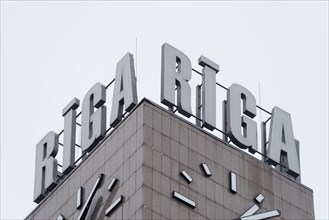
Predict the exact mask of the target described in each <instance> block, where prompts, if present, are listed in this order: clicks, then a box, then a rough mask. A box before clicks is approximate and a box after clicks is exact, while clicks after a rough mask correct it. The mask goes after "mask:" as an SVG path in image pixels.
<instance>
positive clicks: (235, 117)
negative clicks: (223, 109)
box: [227, 84, 257, 153]
mask: <svg viewBox="0 0 329 220" xmlns="http://www.w3.org/2000/svg"><path fill="white" fill-rule="evenodd" d="M241 99H242V104H243V106H242V107H243V109H242V110H243V112H242V113H243V114H245V115H247V116H249V117H251V118H254V117H255V116H256V99H255V97H254V96H253V94H252V93H251V92H250V91H249V90H247V89H246V88H244V87H243V86H240V85H238V84H233V85H232V86H231V87H230V88H229V89H228V91H227V114H228V115H227V131H228V135H229V137H230V139H231V140H232V142H233V143H234V144H236V145H237V146H238V147H240V148H242V149H247V148H248V149H249V152H250V153H255V152H256V150H257V123H256V122H255V121H253V120H251V119H250V118H248V117H246V116H245V115H243V116H242V117H241V114H242V113H241ZM241 127H243V135H242V133H241Z"/></svg>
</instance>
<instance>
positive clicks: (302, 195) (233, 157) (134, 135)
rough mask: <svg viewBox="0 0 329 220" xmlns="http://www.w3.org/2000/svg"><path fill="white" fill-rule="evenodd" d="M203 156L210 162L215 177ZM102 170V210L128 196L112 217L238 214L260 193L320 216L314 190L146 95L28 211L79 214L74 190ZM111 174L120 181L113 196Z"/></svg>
mask: <svg viewBox="0 0 329 220" xmlns="http://www.w3.org/2000/svg"><path fill="white" fill-rule="evenodd" d="M201 163H206V164H207V165H208V166H209V168H210V171H211V172H212V176H211V177H206V176H205V175H204V173H203V171H202V170H201V168H200V164H201ZM183 169H184V170H185V171H186V172H188V173H189V174H190V175H191V177H192V178H193V181H192V182H191V183H190V184H188V183H187V181H185V180H184V179H183V178H182V176H181V175H180V174H179V173H180V171H182V170H183ZM230 171H233V172H234V173H236V174H237V177H238V178H237V193H236V194H233V193H231V192H230V190H229V189H230V184H229V172H230ZM100 173H103V174H105V181H104V183H103V187H102V189H100V190H99V192H98V194H97V195H96V196H95V198H96V197H98V196H100V195H103V196H104V198H105V199H107V200H108V201H107V204H105V201H103V202H102V205H101V208H100V211H99V212H98V213H100V214H101V212H102V211H103V209H104V208H106V207H107V206H109V204H110V203H111V202H112V201H114V200H115V199H116V198H117V197H118V196H119V195H123V196H124V197H125V200H124V203H123V204H122V205H121V206H120V207H119V208H118V209H117V210H116V211H115V212H114V213H113V214H112V215H111V216H110V217H109V219H237V218H239V217H240V216H241V214H243V213H244V212H245V211H246V210H247V209H249V208H250V207H251V206H252V205H254V204H255V202H254V198H255V196H257V195H258V194H259V193H261V194H262V195H264V196H265V199H264V201H263V202H262V203H261V204H260V205H259V206H260V210H259V211H258V212H265V211H270V210H273V209H278V210H280V211H281V216H280V217H277V218H276V219H314V205H313V192H312V190H310V189H309V188H307V187H305V186H303V185H302V184H298V183H296V182H294V181H292V180H289V179H287V178H286V177H284V176H283V175H281V174H279V173H278V172H277V171H275V170H274V169H272V168H270V167H269V166H268V165H266V164H264V163H263V162H261V161H259V160H258V159H256V158H254V157H252V156H250V155H248V154H246V153H245V152H243V151H241V150H239V149H237V148H235V147H233V146H230V145H228V144H226V143H224V142H223V141H221V140H220V139H219V138H217V137H214V136H211V135H208V134H207V133H206V132H205V131H203V130H202V129H198V128H197V127H195V126H194V125H192V124H191V123H189V122H187V121H185V120H182V119H179V118H178V117H177V116H175V115H173V114H171V113H169V112H168V111H166V110H164V109H162V108H159V107H158V106H157V105H154V104H152V103H150V102H149V101H147V100H144V101H143V102H142V103H140V104H139V106H138V107H137V108H136V109H135V110H134V112H132V113H131V114H130V115H129V116H128V117H127V118H126V120H124V121H123V122H122V123H121V124H120V125H119V126H118V127H117V128H116V130H114V131H113V133H112V134H110V135H109V136H108V137H107V138H106V139H105V140H104V142H103V143H102V144H101V145H100V146H99V147H97V149H95V150H94V152H93V153H91V154H90V155H89V157H88V158H87V159H86V160H85V161H84V162H83V163H82V164H80V165H79V166H78V167H77V168H76V169H75V170H74V171H73V172H72V173H71V174H70V176H69V177H67V179H66V180H65V181H64V182H63V183H62V184H60V185H59V186H58V187H57V188H56V189H55V190H54V192H53V193H52V194H51V195H50V196H49V197H47V198H46V199H44V201H43V202H42V203H41V204H40V205H39V206H38V207H37V208H36V209H35V210H34V211H33V212H32V213H31V214H30V215H29V216H28V217H27V218H29V219H49V218H51V219H56V218H57V217H58V215H59V214H62V215H63V216H64V217H65V218H66V219H77V217H78V215H79V214H80V210H78V209H76V208H75V204H76V191H77V190H78V188H79V187H80V186H83V187H84V188H85V196H84V200H86V197H87V196H88V193H89V192H90V191H91V189H92V187H93V185H94V183H95V181H96V179H97V177H98V175H99V174H100ZM113 177H116V178H118V179H119V184H118V185H119V187H118V188H117V191H116V192H115V195H112V197H109V196H108V194H106V193H108V192H106V188H107V186H108V184H109V182H110V181H111V179H112V178H113ZM173 191H177V192H179V193H181V194H182V195H185V196H186V197H188V198H190V199H192V200H193V201H195V202H196V208H195V209H193V208H190V207H188V206H186V205H185V204H183V203H181V202H179V201H177V200H176V199H173V197H172V192H173ZM105 194H106V195H105ZM93 208H94V207H92V209H93ZM105 219H107V217H105Z"/></svg>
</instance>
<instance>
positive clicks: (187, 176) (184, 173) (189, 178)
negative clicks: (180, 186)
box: [180, 170, 193, 184]
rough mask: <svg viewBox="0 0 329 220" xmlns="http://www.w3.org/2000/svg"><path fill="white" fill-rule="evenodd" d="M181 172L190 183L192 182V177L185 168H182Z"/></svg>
mask: <svg viewBox="0 0 329 220" xmlns="http://www.w3.org/2000/svg"><path fill="white" fill-rule="evenodd" d="M180 174H181V175H182V177H184V179H185V180H186V181H187V182H188V183H189V184H190V183H191V182H192V180H193V179H192V177H191V176H190V175H189V174H188V173H187V172H186V171H185V170H182V171H181V172H180Z"/></svg>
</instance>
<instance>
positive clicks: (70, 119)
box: [62, 98, 80, 174]
mask: <svg viewBox="0 0 329 220" xmlns="http://www.w3.org/2000/svg"><path fill="white" fill-rule="evenodd" d="M79 105H80V101H79V99H77V98H74V99H73V100H72V101H71V102H70V103H69V104H68V105H67V106H66V107H65V108H64V109H63V111H62V115H63V116H64V141H63V142H64V143H63V173H64V174H68V173H69V172H70V171H71V170H72V169H73V168H74V162H75V157H74V156H75V131H76V121H77V119H76V116H77V111H76V109H77V108H78V107H79Z"/></svg>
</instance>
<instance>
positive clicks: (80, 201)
mask: <svg viewBox="0 0 329 220" xmlns="http://www.w3.org/2000/svg"><path fill="white" fill-rule="evenodd" d="M82 191H83V188H82V187H80V188H79V189H78V191H77V209H80V208H81V206H82Z"/></svg>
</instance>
